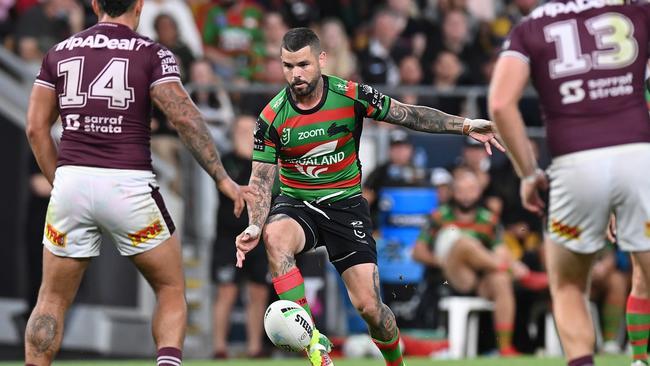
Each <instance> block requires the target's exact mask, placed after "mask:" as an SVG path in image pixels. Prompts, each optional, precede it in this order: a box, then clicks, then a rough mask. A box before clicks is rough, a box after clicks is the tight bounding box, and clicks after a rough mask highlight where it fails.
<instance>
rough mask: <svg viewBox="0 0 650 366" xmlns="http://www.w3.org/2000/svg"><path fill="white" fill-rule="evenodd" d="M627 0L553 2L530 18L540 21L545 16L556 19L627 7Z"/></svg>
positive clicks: (541, 7)
mask: <svg viewBox="0 0 650 366" xmlns="http://www.w3.org/2000/svg"><path fill="white" fill-rule="evenodd" d="M626 1H627V0H571V1H567V2H565V3H561V2H552V3H547V4H544V5H541V6H539V7H538V8H537V9H535V10H533V12H532V13H531V14H530V16H531V17H532V18H533V19H538V18H541V17H544V16H548V17H551V18H554V17H556V16H558V15H563V14H571V13H573V14H578V13H582V12H583V11H587V10H591V9H599V8H604V7H605V6H611V5H625V3H626Z"/></svg>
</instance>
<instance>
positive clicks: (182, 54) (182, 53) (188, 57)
mask: <svg viewBox="0 0 650 366" xmlns="http://www.w3.org/2000/svg"><path fill="white" fill-rule="evenodd" d="M153 27H154V29H155V31H156V41H158V42H160V43H161V44H162V45H163V46H165V47H167V48H168V49H169V50H170V51H172V52H173V53H174V56H176V59H177V60H178V64H179V65H181V81H182V82H183V83H185V82H187V79H188V72H189V70H190V66H191V65H192V62H194V55H193V54H192V51H191V50H190V49H189V47H187V45H185V44H184V43H183V42H182V41H181V40H180V38H179V36H178V25H177V24H176V20H174V18H173V17H171V16H170V15H169V14H165V13H160V14H158V16H157V17H156V19H155V20H154V23H153Z"/></svg>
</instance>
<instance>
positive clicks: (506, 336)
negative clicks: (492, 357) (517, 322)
mask: <svg viewBox="0 0 650 366" xmlns="http://www.w3.org/2000/svg"><path fill="white" fill-rule="evenodd" d="M494 328H495V331H496V333H497V345H498V347H499V353H500V354H501V355H503V356H515V355H518V354H519V353H518V352H517V350H515V348H514V347H513V346H512V333H513V325H512V323H500V324H496V325H495V327H494Z"/></svg>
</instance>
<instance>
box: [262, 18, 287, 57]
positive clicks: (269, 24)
mask: <svg viewBox="0 0 650 366" xmlns="http://www.w3.org/2000/svg"><path fill="white" fill-rule="evenodd" d="M288 30H289V27H287V24H286V23H285V22H284V19H283V18H282V14H280V13H278V12H270V13H266V15H265V16H264V42H265V45H264V54H265V56H266V57H275V58H277V59H280V49H281V48H282V37H284V34H285V33H287V31H288Z"/></svg>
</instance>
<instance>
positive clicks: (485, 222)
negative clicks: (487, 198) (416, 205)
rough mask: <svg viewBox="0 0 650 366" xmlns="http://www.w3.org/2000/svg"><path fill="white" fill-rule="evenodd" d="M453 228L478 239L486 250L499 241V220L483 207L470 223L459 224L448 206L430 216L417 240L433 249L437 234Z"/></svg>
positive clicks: (440, 208) (477, 211)
mask: <svg viewBox="0 0 650 366" xmlns="http://www.w3.org/2000/svg"><path fill="white" fill-rule="evenodd" d="M450 226H455V227H457V228H459V229H460V230H461V232H462V233H463V234H466V235H469V236H471V237H473V238H476V239H478V240H479V241H480V242H481V243H482V244H483V245H484V246H485V247H486V248H492V247H493V246H494V245H495V244H497V243H498V241H499V237H498V236H499V235H498V234H499V219H498V218H497V216H496V215H495V214H493V213H492V212H491V211H490V210H488V209H487V208H485V207H479V208H478V209H477V210H476V216H475V217H474V221H472V222H460V221H458V219H457V218H456V215H455V214H454V210H453V209H452V207H451V206H449V205H443V206H440V207H439V208H438V209H437V210H436V211H434V212H433V213H432V214H431V217H430V218H429V222H428V223H427V225H425V226H424V227H423V228H422V231H421V232H420V236H419V237H418V240H420V241H422V242H424V243H426V244H427V245H429V246H431V247H433V245H434V244H435V238H436V236H437V235H438V232H439V231H440V230H442V229H444V228H447V227H450Z"/></svg>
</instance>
